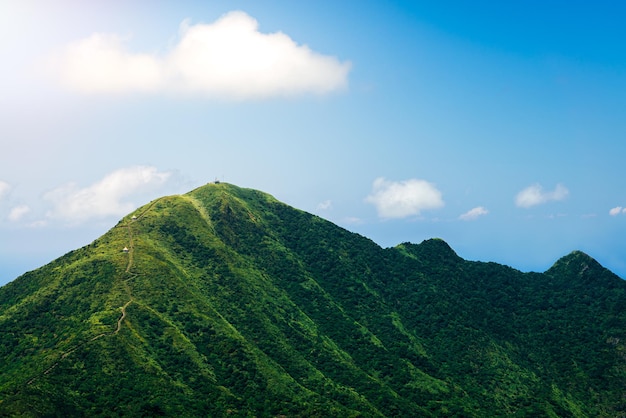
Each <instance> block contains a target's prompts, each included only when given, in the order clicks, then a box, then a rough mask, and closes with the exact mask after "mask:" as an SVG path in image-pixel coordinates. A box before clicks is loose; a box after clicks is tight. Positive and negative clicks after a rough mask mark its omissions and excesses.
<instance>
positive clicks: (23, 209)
mask: <svg viewBox="0 0 626 418" xmlns="http://www.w3.org/2000/svg"><path fill="white" fill-rule="evenodd" d="M30 211H31V209H30V207H29V206H28V205H18V206H15V207H14V208H13V209H11V211H10V212H9V216H8V219H9V221H11V222H17V221H19V220H20V219H22V217H23V216H24V215H26V214H27V213H29V212H30Z"/></svg>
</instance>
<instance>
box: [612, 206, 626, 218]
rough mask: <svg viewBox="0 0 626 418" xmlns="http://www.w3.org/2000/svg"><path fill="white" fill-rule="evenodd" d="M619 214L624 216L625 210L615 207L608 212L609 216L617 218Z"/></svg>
mask: <svg viewBox="0 0 626 418" xmlns="http://www.w3.org/2000/svg"><path fill="white" fill-rule="evenodd" d="M619 214H626V208H623V207H621V206H616V207H614V208H613V209H611V210H609V215H611V216H617V215H619Z"/></svg>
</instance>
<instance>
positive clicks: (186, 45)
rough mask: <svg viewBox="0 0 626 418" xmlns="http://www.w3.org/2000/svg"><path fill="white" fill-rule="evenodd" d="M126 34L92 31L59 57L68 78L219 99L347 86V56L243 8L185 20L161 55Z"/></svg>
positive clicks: (105, 89) (86, 85)
mask: <svg viewBox="0 0 626 418" xmlns="http://www.w3.org/2000/svg"><path fill="white" fill-rule="evenodd" d="M127 42H128V39H127V38H123V37H120V36H118V35H115V34H101V33H95V34H93V35H91V36H90V37H88V38H85V39H82V40H79V41H77V42H74V43H72V44H70V45H68V46H67V47H66V48H65V51H64V54H63V55H62V57H60V59H59V62H58V64H59V69H60V72H61V77H62V79H63V80H64V81H65V83H66V84H67V85H68V86H69V87H71V88H73V89H75V90H78V91H80V92H83V93H114V94H115V93H136V92H140V93H141V92H143V93H146V92H173V93H187V94H202V95H206V96H209V97H218V98H223V99H235V100H246V99H258V98H267V97H273V96H293V95H299V94H309V93H313V94H325V93H330V92H333V91H336V90H339V89H342V88H344V87H345V86H346V85H347V76H348V73H349V71H350V68H351V64H350V63H349V62H340V61H339V60H338V59H337V58H335V57H332V56H328V55H322V54H320V53H317V52H315V51H313V50H311V49H310V48H309V47H308V46H306V45H299V44H297V43H296V42H295V41H293V40H292V39H291V38H290V37H289V36H288V35H286V34H284V33H282V32H276V33H269V34H268V33H262V32H260V31H259V24H258V22H257V21H256V20H255V19H254V18H252V17H250V16H249V15H247V14H246V13H244V12H241V11H233V12H229V13H227V14H225V15H223V16H222V17H221V18H219V19H218V20H217V21H215V22H213V23H208V24H206V23H198V24H195V25H191V24H189V22H188V21H184V22H183V23H182V24H181V28H180V38H179V40H178V42H177V43H176V44H175V45H174V46H173V47H172V48H171V50H169V51H168V52H167V53H165V54H161V55H159V54H155V53H135V52H131V51H129V50H128V48H127V47H126V43H127Z"/></svg>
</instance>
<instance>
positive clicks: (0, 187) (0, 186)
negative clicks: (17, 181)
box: [0, 180, 11, 199]
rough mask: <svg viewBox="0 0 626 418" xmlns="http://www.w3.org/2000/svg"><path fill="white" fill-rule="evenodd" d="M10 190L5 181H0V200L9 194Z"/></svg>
mask: <svg viewBox="0 0 626 418" xmlns="http://www.w3.org/2000/svg"><path fill="white" fill-rule="evenodd" d="M10 189H11V185H10V184H9V183H7V182H6V181H2V180H0V199H2V198H3V197H4V196H6V195H7V194H8V193H9V190H10Z"/></svg>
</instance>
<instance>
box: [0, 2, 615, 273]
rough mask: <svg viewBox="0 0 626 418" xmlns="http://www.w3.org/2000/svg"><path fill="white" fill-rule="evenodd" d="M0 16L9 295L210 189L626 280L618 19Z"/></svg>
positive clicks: (148, 12) (151, 6)
mask: <svg viewBox="0 0 626 418" xmlns="http://www.w3.org/2000/svg"><path fill="white" fill-rule="evenodd" d="M52 3H53V2H45V1H22V2H3V3H1V4H0V57H1V62H2V63H3V65H2V66H1V67H0V92H2V93H1V94H0V237H1V238H0V284H2V283H6V282H8V281H10V280H12V279H14V278H16V277H17V276H18V275H20V274H22V273H24V272H25V271H28V270H31V269H34V268H36V267H39V266H41V265H43V264H45V263H47V262H49V261H51V260H53V259H54V258H56V257H59V256H61V255H62V254H64V253H66V252H67V251H69V250H72V249H75V248H78V247H81V246H83V245H85V244H88V243H90V242H91V241H93V240H94V239H95V238H97V237H98V236H100V235H101V234H102V233H104V232H105V231H107V230H108V229H109V228H111V227H112V226H113V225H115V223H117V221H118V220H119V218H120V217H122V216H123V215H124V214H126V213H128V212H129V211H131V210H132V209H134V208H136V207H138V206H140V205H142V204H144V203H147V202H148V201H150V200H151V199H153V198H155V197H157V196H161V195H165V194H174V193H184V192H186V191H188V190H191V189H192V188H194V187H197V186H199V185H202V184H204V183H207V182H209V181H212V180H214V179H216V178H219V179H220V180H223V181H227V182H230V183H234V184H237V185H239V186H242V187H250V188H255V189H260V190H263V191H266V192H268V193H270V194H272V195H274V196H275V197H276V198H278V199H280V200H282V201H284V202H286V203H288V204H291V205H293V206H295V207H298V208H300V209H303V210H306V211H309V212H312V213H315V214H317V215H320V216H322V217H324V218H326V219H329V220H330V221H332V222H334V223H336V224H338V225H341V226H342V227H345V228H347V229H349V230H351V231H354V232H358V233H360V234H362V235H365V236H367V237H369V238H371V239H373V240H374V241H376V242H377V243H379V244H380V245H382V246H384V247H387V246H393V245H396V244H398V243H400V242H404V241H411V242H421V241H422V240H423V239H427V238H430V237H441V238H443V239H445V240H446V241H447V242H448V243H449V244H450V245H451V246H452V247H453V248H454V249H455V250H456V251H457V252H458V253H459V255H461V256H462V257H464V258H467V259H471V260H482V261H495V262H499V263H503V264H507V265H510V266H512V267H515V268H518V269H520V270H523V271H543V270H545V269H547V268H549V267H550V265H551V264H552V263H553V262H554V261H556V260H557V259H558V258H559V257H561V256H563V255H566V254H567V253H569V252H570V251H573V250H575V249H579V250H582V251H585V252H587V253H589V254H590V255H591V256H593V257H594V258H596V259H597V260H598V261H600V262H601V263H602V264H603V265H605V266H606V267H608V268H610V269H611V270H613V271H615V272H616V273H617V274H619V275H620V276H621V277H626V234H624V231H625V230H626V227H625V226H626V210H625V209H623V207H626V176H624V173H623V171H622V170H623V168H622V166H623V164H622V160H623V158H624V156H626V141H625V140H624V139H625V136H626V118H624V117H623V109H625V108H626V43H624V39H626V26H625V25H623V22H622V20H623V19H622V17H623V16H624V15H625V12H626V5H622V3H621V2H613V1H611V2H606V1H605V2H603V1H600V2H594V3H593V4H591V3H590V2H583V1H579V2H577V1H573V2H572V1H568V2H565V1H562V2H561V1H554V2H539V1H536V2H535V1H530V2H517V3H514V2H492V1H474V2H454V1H438V2H435V1H432V2H417V1H414V2H411V1H395V2H393V1H374V0H372V1H358V2H356V1H345V2H336V1H314V2H313V1H310V2H308V1H302V2H293V1H278V0H277V1H254V2H253V1H236V0H235V1H233V0H230V1H206V2H200V1H180V2H164V1H162V2H161V1H150V2H148V1H133V2H123V1H93V2H79V1H70V0H64V1H58V2H54V4H52Z"/></svg>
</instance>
